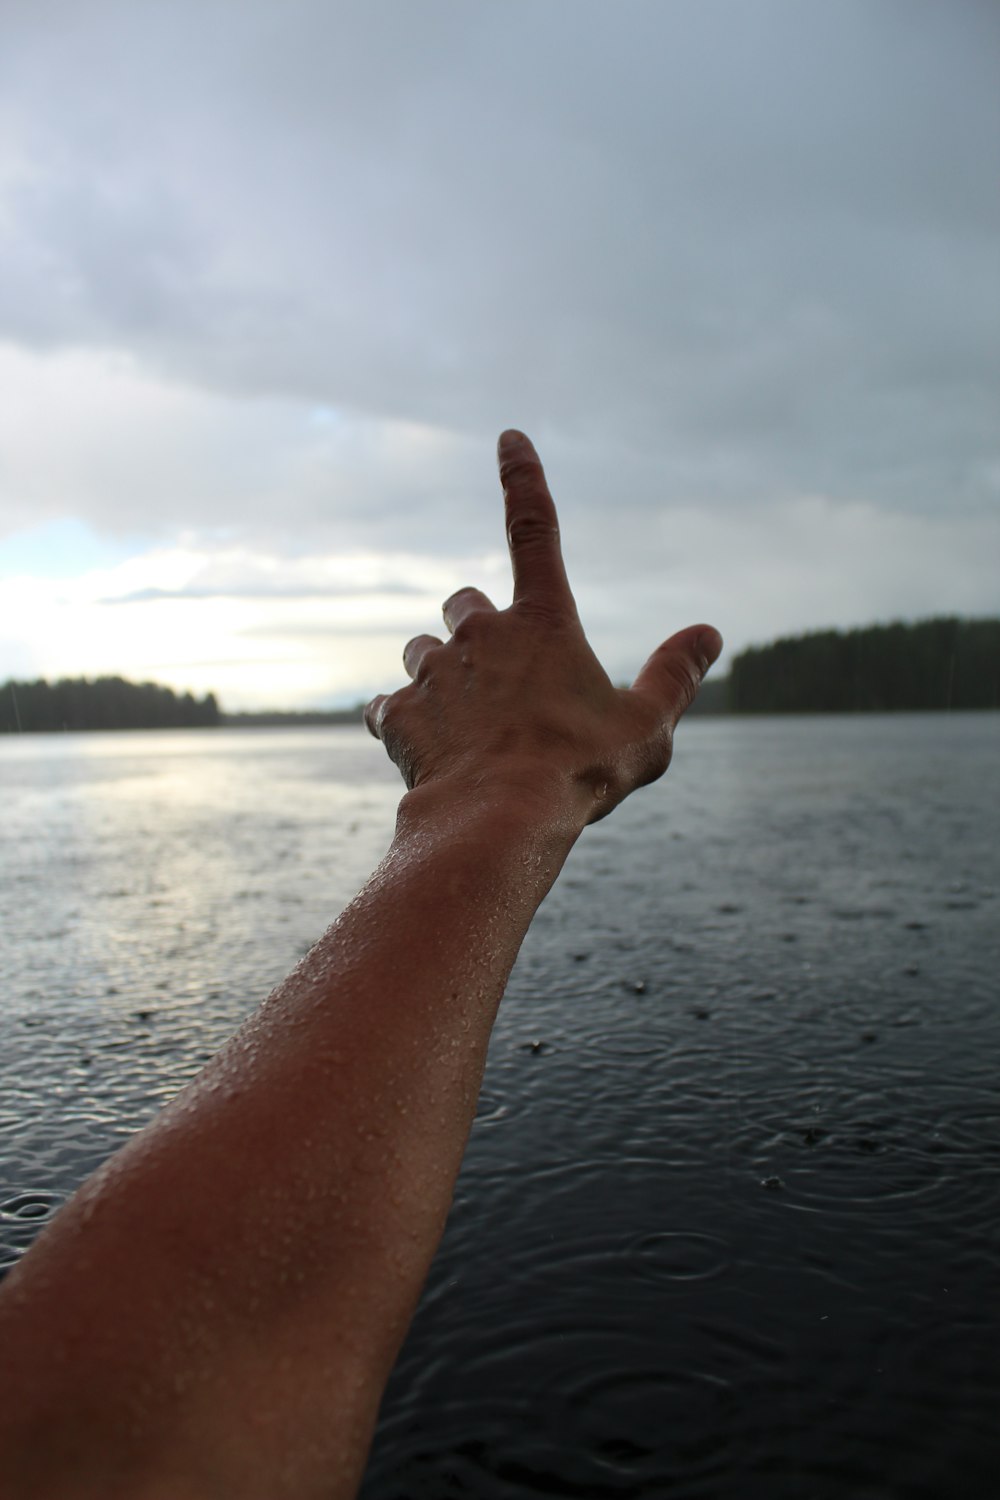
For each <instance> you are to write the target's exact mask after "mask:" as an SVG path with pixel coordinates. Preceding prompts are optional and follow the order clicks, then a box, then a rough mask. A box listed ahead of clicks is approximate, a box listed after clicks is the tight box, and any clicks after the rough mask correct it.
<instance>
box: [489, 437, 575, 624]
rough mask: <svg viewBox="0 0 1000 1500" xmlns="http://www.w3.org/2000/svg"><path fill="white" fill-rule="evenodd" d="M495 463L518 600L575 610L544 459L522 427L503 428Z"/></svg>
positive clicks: (515, 594) (515, 600)
mask: <svg viewBox="0 0 1000 1500" xmlns="http://www.w3.org/2000/svg"><path fill="white" fill-rule="evenodd" d="M497 463H498V464H499V467H500V483H501V484H502V485H503V495H504V509H505V511H506V519H507V546H508V547H509V549H510V564H511V568H512V570H513V573H514V603H515V604H534V605H541V606H543V607H547V608H550V609H551V608H556V609H563V610H565V609H569V610H571V611H573V612H574V613H575V611H576V605H575V604H574V602H573V595H572V593H571V591H570V586H569V580H568V579H567V577H566V569H565V567H564V566H563V559H562V549H561V547H560V544H559V519H558V517H557V515H556V508H555V505H554V504H553V501H552V496H551V495H550V494H549V487H548V485H547V484H546V482H545V471H544V469H543V468H542V463H541V459H540V458H539V457H538V454H537V453H536V452H535V449H534V446H533V444H532V443H531V441H530V439H529V438H526V437H525V435H524V433H523V432H518V431H517V430H516V429H515V428H508V430H507V431H506V432H502V433H501V434H500V441H499V443H498V444H497Z"/></svg>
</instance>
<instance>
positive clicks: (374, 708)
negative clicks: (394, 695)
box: [365, 693, 388, 740]
mask: <svg viewBox="0 0 1000 1500" xmlns="http://www.w3.org/2000/svg"><path fill="white" fill-rule="evenodd" d="M387 701H388V694H387V693H379V694H377V696H376V697H374V698H373V699H372V701H371V702H370V703H366V704H365V725H366V727H367V729H368V732H369V734H373V735H374V736H375V738H376V739H377V740H379V739H381V738H382V736H381V735H380V733H379V725H380V723H381V718H382V708H383V705H384V704H385V703H386V702H387Z"/></svg>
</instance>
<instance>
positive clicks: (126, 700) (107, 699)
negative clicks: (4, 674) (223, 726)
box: [0, 677, 221, 734]
mask: <svg viewBox="0 0 1000 1500" xmlns="http://www.w3.org/2000/svg"><path fill="white" fill-rule="evenodd" d="M220 717H221V716H220V713H219V705H218V704H217V703H216V701H215V694H214V693H208V694H207V696H206V697H204V698H200V699H199V698H195V697H193V696H192V694H191V693H183V694H178V693H175V692H174V690H173V689H172V688H168V687H160V685H159V684H158V683H155V682H126V681H125V679H124V678H123V677H97V678H95V679H94V680H93V681H92V682H91V681H88V680H87V678H85V677H64V678H62V679H61V680H60V681H59V682H43V681H38V682H10V681H8V682H5V683H4V685H3V687H2V688H0V733H2V734H18V733H24V734H28V733H31V734H38V733H46V732H49V731H54V730H59V729H73V730H77V729H207V728H212V727H213V726H214V725H216V724H218V723H219V720H220Z"/></svg>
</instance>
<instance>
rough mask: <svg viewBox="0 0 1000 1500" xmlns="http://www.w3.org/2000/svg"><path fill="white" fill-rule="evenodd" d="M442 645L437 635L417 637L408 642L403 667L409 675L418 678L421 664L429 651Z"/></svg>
mask: <svg viewBox="0 0 1000 1500" xmlns="http://www.w3.org/2000/svg"><path fill="white" fill-rule="evenodd" d="M441 644H442V642H441V641H439V640H438V638H437V636H436V635H415V636H414V637H413V639H412V641H407V643H406V645H405V646H404V647H403V666H404V667H405V668H406V671H407V675H408V676H410V677H416V675H417V673H418V671H419V670H420V663H421V662H422V661H423V659H424V657H425V656H426V655H427V653H428V651H430V650H432V649H433V648H434V647H435V646H440V645H441Z"/></svg>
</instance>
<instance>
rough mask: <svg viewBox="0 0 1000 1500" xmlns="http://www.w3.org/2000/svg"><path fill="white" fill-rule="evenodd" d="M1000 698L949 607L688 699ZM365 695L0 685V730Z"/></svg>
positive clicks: (731, 702) (348, 717) (841, 708)
mask: <svg viewBox="0 0 1000 1500" xmlns="http://www.w3.org/2000/svg"><path fill="white" fill-rule="evenodd" d="M990 708H993V709H996V708H1000V619H988V620H963V619H960V618H959V617H957V616H953V615H952V616H945V617H941V618H937V619H931V620H920V621H917V622H916V623H915V624H911V625H904V624H901V623H895V624H891V625H869V626H865V627H863V628H861V629H857V630H847V631H841V630H820V631H813V632H811V633H809V634H807V635H798V636H788V637H785V638H783V639H781V640H777V641H773V642H772V643H771V644H770V645H767V646H753V647H750V648H749V649H748V650H746V651H741V652H740V653H739V655H737V656H736V657H734V658H733V661H732V664H731V667H730V672H729V676H728V677H721V678H713V677H709V679H708V681H707V682H706V683H705V685H704V687H703V688H702V690H701V692H700V693H699V695H698V697H697V698H696V700H695V703H694V706H693V708H692V709H691V712H692V713H695V714H699V715H704V714H725V713H733V714H754V713H758V714H773V713H873V712H874V713H886V712H896V711H905V710H911V711H913V710H917V711H920V710H948V709H990ZM361 722H362V705H361V704H358V705H357V707H355V708H348V709H329V710H323V709H309V710H305V711H303V712H299V713H296V712H290V711H285V710H275V711H272V712H267V711H265V712H258V713H237V714H227V713H224V712H223V711H222V709H220V707H219V704H218V702H217V700H216V697H215V694H214V693H208V694H206V696H205V697H204V698H201V699H198V698H195V697H193V696H192V694H191V693H182V694H180V693H175V692H174V690H173V689H172V688H168V687H161V686H160V685H158V684H157V683H154V682H142V683H134V682H127V681H126V680H125V679H124V678H122V677H98V678H95V679H93V680H88V679H87V678H82V677H76V678H64V679H62V680H61V681H59V682H54V683H48V682H45V681H38V682H14V681H8V682H6V683H4V685H3V686H2V687H0V734H18V733H23V734H29V733H30V734H39V733H49V732H55V731H59V730H108V729H215V728H226V729H265V728H266V729H271V728H282V727H295V728H303V727H306V726H310V725H336V724H360V723H361Z"/></svg>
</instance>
